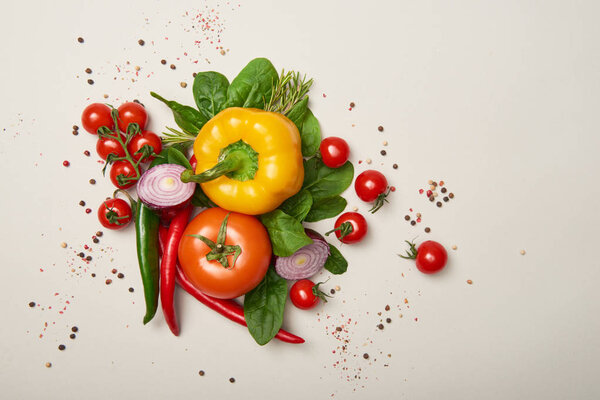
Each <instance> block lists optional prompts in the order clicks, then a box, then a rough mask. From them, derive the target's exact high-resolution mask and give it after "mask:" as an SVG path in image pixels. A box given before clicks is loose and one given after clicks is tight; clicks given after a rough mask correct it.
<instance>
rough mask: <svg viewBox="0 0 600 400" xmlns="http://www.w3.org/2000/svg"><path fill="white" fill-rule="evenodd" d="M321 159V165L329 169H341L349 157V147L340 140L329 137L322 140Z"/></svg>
mask: <svg viewBox="0 0 600 400" xmlns="http://www.w3.org/2000/svg"><path fill="white" fill-rule="evenodd" d="M319 150H320V151H321V158H322V159H323V163H324V164H325V165H327V166H328V167H329V168H338V167H341V166H342V165H344V164H345V163H346V161H348V156H349V155H350V147H348V143H346V141H345V140H344V139H342V138H339V137H335V136H330V137H326V138H325V139H323V141H322V142H321V146H320V147H319Z"/></svg>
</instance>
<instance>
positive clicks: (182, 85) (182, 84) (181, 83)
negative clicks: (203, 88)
mask: <svg viewBox="0 0 600 400" xmlns="http://www.w3.org/2000/svg"><path fill="white" fill-rule="evenodd" d="M179 86H181V87H182V88H186V87H187V83H185V82H180V83H179Z"/></svg>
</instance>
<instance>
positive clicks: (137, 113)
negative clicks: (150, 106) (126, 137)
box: [117, 102, 148, 133]
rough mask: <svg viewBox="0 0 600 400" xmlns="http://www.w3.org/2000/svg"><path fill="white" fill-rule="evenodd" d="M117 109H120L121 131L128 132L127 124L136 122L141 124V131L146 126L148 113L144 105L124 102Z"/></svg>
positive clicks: (119, 122)
mask: <svg viewBox="0 0 600 400" xmlns="http://www.w3.org/2000/svg"><path fill="white" fill-rule="evenodd" d="M117 111H119V119H118V124H119V129H120V130H121V132H123V133H125V132H127V126H129V124H132V123H134V122H135V123H137V124H138V125H139V126H140V130H141V131H143V130H144V129H145V128H146V123H147V122H148V114H147V113H146V109H145V108H144V106H143V105H141V104H139V103H134V102H128V103H123V104H121V105H120V106H119V108H118V109H117Z"/></svg>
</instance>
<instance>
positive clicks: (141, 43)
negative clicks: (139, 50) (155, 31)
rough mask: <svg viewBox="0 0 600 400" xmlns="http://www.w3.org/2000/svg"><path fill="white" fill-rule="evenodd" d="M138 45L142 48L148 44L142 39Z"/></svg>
mask: <svg viewBox="0 0 600 400" xmlns="http://www.w3.org/2000/svg"><path fill="white" fill-rule="evenodd" d="M138 44H139V45H140V46H143V45H145V44H146V42H144V39H140V40H138Z"/></svg>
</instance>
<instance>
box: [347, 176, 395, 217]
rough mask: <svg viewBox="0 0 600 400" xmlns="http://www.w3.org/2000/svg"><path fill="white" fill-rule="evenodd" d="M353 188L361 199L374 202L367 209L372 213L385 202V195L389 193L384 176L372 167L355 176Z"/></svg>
mask: <svg viewBox="0 0 600 400" xmlns="http://www.w3.org/2000/svg"><path fill="white" fill-rule="evenodd" d="M354 189H355V190H356V194H357V195H358V197H359V198H360V199H361V200H362V201H365V202H367V203H371V202H375V204H373V208H371V209H370V210H369V211H371V212H372V213H374V212H376V211H377V210H379V209H380V208H381V207H382V206H383V204H384V203H385V202H387V199H386V197H387V195H388V194H389V193H390V191H389V189H388V182H387V179H385V176H384V175H383V174H382V173H381V172H379V171H375V170H373V169H369V170H366V171H364V172H362V173H361V174H360V175H358V176H357V177H356V181H355V182H354Z"/></svg>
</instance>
